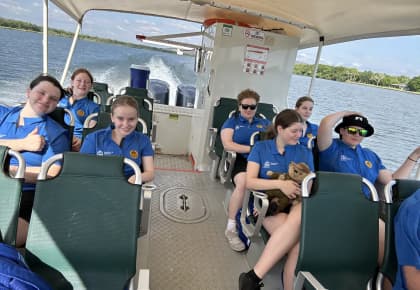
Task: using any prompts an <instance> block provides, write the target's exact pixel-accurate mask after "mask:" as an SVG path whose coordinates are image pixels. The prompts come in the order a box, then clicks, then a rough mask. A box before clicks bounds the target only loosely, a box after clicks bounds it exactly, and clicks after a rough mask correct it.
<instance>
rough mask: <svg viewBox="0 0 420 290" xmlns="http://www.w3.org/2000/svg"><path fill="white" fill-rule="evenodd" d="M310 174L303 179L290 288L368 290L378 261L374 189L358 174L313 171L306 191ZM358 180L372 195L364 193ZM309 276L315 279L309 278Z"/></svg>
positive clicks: (377, 216) (376, 198)
mask: <svg viewBox="0 0 420 290" xmlns="http://www.w3.org/2000/svg"><path fill="white" fill-rule="evenodd" d="M313 178H315V174H314V173H311V174H310V175H309V176H308V177H306V178H305V180H304V181H303V184H302V220H301V235H300V250H299V257H298V262H297V266H296V271H295V273H296V274H297V279H296V282H295V289H302V287H303V285H305V289H307V290H309V289H314V288H315V289H334V290H354V289H368V288H367V287H368V285H369V286H371V285H372V277H373V276H374V275H375V272H376V269H377V260H378V231H379V226H378V219H379V215H378V213H379V210H378V200H379V198H378V194H377V192H376V190H375V188H374V186H373V185H372V184H371V183H370V182H369V181H367V180H366V179H364V178H362V177H361V176H359V175H355V174H343V173H335V172H321V171H318V172H317V173H316V179H315V181H314V183H313V186H312V193H311V195H309V191H308V183H309V182H310V181H311V180H312V179H313ZM362 183H364V184H366V186H367V187H368V188H369V190H370V192H371V200H369V199H367V198H366V197H365V195H364V194H363V192H362ZM313 279H316V281H317V283H310V282H308V281H312V282H313V281H314V280H313ZM315 285H317V286H315ZM320 285H322V287H321V286H320ZM314 286H315V287H314Z"/></svg>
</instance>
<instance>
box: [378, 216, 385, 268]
mask: <svg viewBox="0 0 420 290" xmlns="http://www.w3.org/2000/svg"><path fill="white" fill-rule="evenodd" d="M384 244H385V223H384V221H383V220H381V219H379V246H378V265H379V266H381V265H382V261H383V259H384V251H385V245H384Z"/></svg>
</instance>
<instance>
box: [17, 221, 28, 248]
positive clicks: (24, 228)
mask: <svg viewBox="0 0 420 290" xmlns="http://www.w3.org/2000/svg"><path fill="white" fill-rule="evenodd" d="M28 228H29V223H28V222H27V221H26V220H24V219H23V218H19V219H18V227H17V235H16V247H17V248H21V247H23V245H24V244H25V243H26V238H27V237H28Z"/></svg>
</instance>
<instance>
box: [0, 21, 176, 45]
mask: <svg viewBox="0 0 420 290" xmlns="http://www.w3.org/2000/svg"><path fill="white" fill-rule="evenodd" d="M0 27H4V28H11V29H18V30H25V31H32V32H39V33H41V32H42V26H39V25H35V24H32V23H29V22H24V21H18V20H11V19H5V18H1V17H0ZM48 33H49V34H53V35H57V36H63V37H73V33H72V32H68V31H64V30H60V29H55V28H48ZM79 38H80V39H84V40H89V41H97V42H105V43H112V44H119V45H124V46H129V47H135V48H147V49H155V50H161V51H167V52H168V50H166V49H161V48H155V47H150V46H146V45H139V44H134V43H130V42H124V41H118V40H114V39H109V38H101V37H95V36H90V35H86V34H80V35H79ZM169 52H172V51H169Z"/></svg>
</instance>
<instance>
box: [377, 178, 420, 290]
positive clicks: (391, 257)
mask: <svg viewBox="0 0 420 290" xmlns="http://www.w3.org/2000/svg"><path fill="white" fill-rule="evenodd" d="M419 188H420V180H413V179H397V180H393V181H391V182H390V183H389V184H387V185H386V186H385V190H384V191H385V204H384V211H385V212H384V213H385V215H384V218H385V249H384V259H383V262H382V265H381V266H380V268H379V273H378V276H377V279H376V289H377V290H381V289H384V285H383V283H384V278H385V277H386V278H387V279H388V280H389V281H390V282H391V283H392V285H394V283H395V279H396V274H397V269H398V262H397V254H396V252H395V240H394V217H395V215H396V214H397V212H398V209H399V208H400V205H401V203H402V202H403V201H404V200H405V199H406V198H407V197H409V196H410V195H411V194H412V193H414V192H415V191H417V190H418V189H419Z"/></svg>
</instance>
